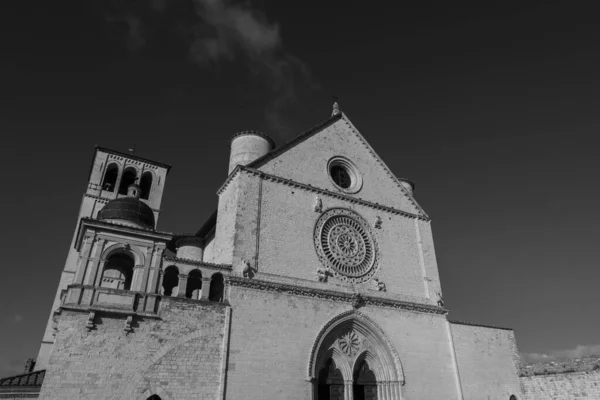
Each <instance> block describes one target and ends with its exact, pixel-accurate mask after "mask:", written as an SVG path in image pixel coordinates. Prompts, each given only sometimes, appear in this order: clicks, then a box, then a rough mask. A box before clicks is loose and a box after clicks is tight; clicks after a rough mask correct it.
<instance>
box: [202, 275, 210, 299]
mask: <svg viewBox="0 0 600 400" xmlns="http://www.w3.org/2000/svg"><path fill="white" fill-rule="evenodd" d="M210 281H211V278H205V277H202V294H201V295H200V299H201V300H208V295H209V293H210Z"/></svg>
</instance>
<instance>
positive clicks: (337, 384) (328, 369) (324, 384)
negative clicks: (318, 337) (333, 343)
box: [317, 358, 344, 400]
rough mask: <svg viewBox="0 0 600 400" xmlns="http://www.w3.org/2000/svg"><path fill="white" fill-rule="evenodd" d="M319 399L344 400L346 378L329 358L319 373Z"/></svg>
mask: <svg viewBox="0 0 600 400" xmlns="http://www.w3.org/2000/svg"><path fill="white" fill-rule="evenodd" d="M317 398H318V399H319V400H343V399H344V378H343V376H342V372H341V371H340V370H339V369H337V368H336V366H335V362H334V361H333V359H332V358H329V359H328V360H327V361H326V362H325V365H324V366H323V368H321V370H320V371H319V382H318V384H317Z"/></svg>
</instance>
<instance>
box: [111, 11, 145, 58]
mask: <svg viewBox="0 0 600 400" xmlns="http://www.w3.org/2000/svg"><path fill="white" fill-rule="evenodd" d="M104 18H105V20H106V22H109V23H111V24H116V25H123V26H125V27H126V31H127V33H126V35H125V36H126V38H125V44H126V45H127V48H128V49H129V50H130V51H136V50H139V49H141V48H143V47H144V46H145V45H146V39H145V37H144V32H143V28H142V19H141V18H140V17H138V16H135V15H129V14H126V15H117V16H114V15H105V17H104Z"/></svg>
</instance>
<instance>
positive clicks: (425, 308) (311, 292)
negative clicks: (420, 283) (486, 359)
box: [228, 276, 448, 315]
mask: <svg viewBox="0 0 600 400" xmlns="http://www.w3.org/2000/svg"><path fill="white" fill-rule="evenodd" d="M228 280H229V285H231V286H238V287H243V288H247V289H254V290H262V291H267V292H273V293H285V294H290V295H294V296H304V297H312V298H317V299H326V300H333V301H340V302H345V303H350V304H353V303H354V304H356V300H357V297H360V301H361V302H362V305H367V306H374V307H385V308H397V309H402V310H407V311H413V312H419V313H427V314H440V315H445V314H447V313H448V310H446V309H445V308H443V307H438V306H432V305H427V304H418V303H411V302H407V301H401V300H392V299H386V298H381V297H375V296H369V295H366V294H362V293H361V294H358V293H344V292H336V291H333V290H326V289H316V288H309V287H303V286H296V285H290V284H285V283H276V282H267V281H262V280H259V279H248V278H241V277H238V276H230V277H229V278H228Z"/></svg>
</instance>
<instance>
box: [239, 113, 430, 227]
mask: <svg viewBox="0 0 600 400" xmlns="http://www.w3.org/2000/svg"><path fill="white" fill-rule="evenodd" d="M341 119H343V120H345V121H346V122H347V123H348V125H350V127H351V128H352V130H353V131H354V132H355V133H356V134H357V135H358V137H359V138H360V140H361V141H362V142H363V144H364V145H365V147H367V149H368V151H369V152H370V153H371V154H372V155H373V156H374V157H375V158H376V160H377V161H378V162H379V163H380V164H381V166H382V167H383V169H384V170H385V171H386V172H387V174H389V176H390V177H391V178H392V179H393V180H395V181H396V183H397V185H398V187H399V188H400V190H401V191H402V192H404V194H405V195H406V196H407V197H408V198H409V200H410V201H411V202H412V203H413V204H414V206H415V207H416V208H417V210H419V212H420V213H421V214H422V215H423V216H424V217H426V218H429V216H428V215H427V213H426V212H425V210H423V208H422V207H421V206H420V205H419V204H418V203H417V201H416V200H415V198H414V197H413V196H412V195H411V194H410V193H409V192H408V190H406V189H405V188H404V186H403V185H402V184H401V183H400V181H405V182H408V183H409V184H410V185H411V186H412V187H413V188H414V183H413V182H411V181H409V180H407V179H401V178H398V177H396V175H394V173H393V172H392V171H391V170H390V168H389V167H388V166H387V165H386V164H385V162H384V161H383V160H382V159H381V157H379V155H378V154H377V153H376V152H375V150H374V149H373V148H372V147H371V145H370V144H369V143H368V142H367V140H366V139H365V138H364V136H363V135H362V134H361V133H360V132H359V131H358V129H356V127H355V126H354V124H352V122H350V120H349V119H348V117H347V116H346V114H345V113H343V112H339V113H337V114H334V115H332V116H331V117H330V118H328V119H327V120H325V121H323V122H321V123H320V124H318V125H316V126H314V127H312V128H310V129H309V130H307V131H306V132H304V133H301V134H300V135H298V136H296V137H295V138H293V139H292V140H290V141H289V142H287V143H286V144H284V145H283V146H281V147H278V148H275V149H273V150H271V151H270V152H268V153H267V154H265V155H264V156H262V157H259V158H257V159H256V160H254V161H253V162H251V163H249V164H248V165H247V167H249V168H255V169H258V168H260V167H261V166H263V165H265V164H266V163H267V162H269V161H271V160H273V159H275V158H277V157H279V156H280V155H282V154H283V153H285V152H286V151H288V150H290V149H292V148H294V147H295V146H297V145H299V144H300V143H302V142H304V141H305V140H307V139H309V138H311V137H313V136H315V135H316V134H318V133H319V132H321V131H323V130H324V129H326V128H328V127H329V126H331V125H333V124H334V123H336V122H337V121H339V120H341Z"/></svg>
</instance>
